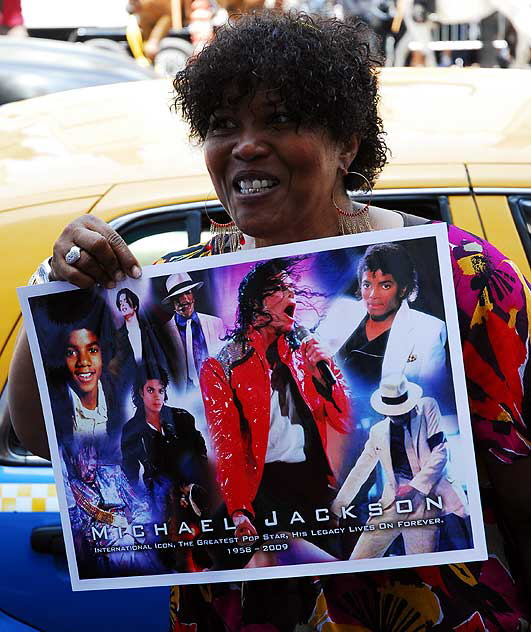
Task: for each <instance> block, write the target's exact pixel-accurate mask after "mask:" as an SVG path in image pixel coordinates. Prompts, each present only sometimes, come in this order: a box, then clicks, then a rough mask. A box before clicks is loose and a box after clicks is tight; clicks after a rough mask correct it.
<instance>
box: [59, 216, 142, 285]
mask: <svg viewBox="0 0 531 632" xmlns="http://www.w3.org/2000/svg"><path fill="white" fill-rule="evenodd" d="M72 246H78V247H79V248H80V249H81V257H80V258H79V259H78V260H77V261H76V262H75V263H72V264H68V263H67V262H66V260H65V255H66V253H67V252H69V250H70V249H71V248H72ZM51 268H52V273H51V275H50V280H51V281H69V282H70V283H73V284H74V285H77V286H78V287H81V288H88V287H92V286H93V285H94V284H96V283H101V284H102V285H104V286H105V287H106V288H108V289H111V288H113V287H115V285H116V282H118V281H123V280H124V279H125V278H126V277H127V276H130V277H132V278H133V279H138V278H139V277H140V276H141V274H142V271H141V269H140V265H139V263H138V261H137V259H136V257H135V256H134V255H133V253H132V252H131V251H130V250H129V248H128V247H127V244H126V243H125V241H124V240H123V239H122V238H121V237H120V235H119V234H118V233H117V232H116V231H115V230H113V229H112V228H111V227H110V226H109V225H108V224H106V223H105V222H104V221H103V220H101V219H99V218H97V217H93V216H92V215H83V216H82V217H78V218H77V219H75V220H74V221H72V222H70V224H68V225H67V226H66V228H65V229H64V230H63V232H62V233H61V235H60V236H59V238H58V240H57V241H56V242H55V245H54V247H53V257H52V260H51Z"/></svg>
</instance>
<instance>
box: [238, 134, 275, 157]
mask: <svg viewBox="0 0 531 632" xmlns="http://www.w3.org/2000/svg"><path fill="white" fill-rule="evenodd" d="M268 151H269V149H268V146H267V143H266V142H265V141H264V139H263V138H262V137H261V135H260V134H259V133H258V131H255V130H247V131H242V133H241V134H240V136H239V137H238V139H237V141H236V144H235V145H234V147H233V150H232V155H233V156H234V157H235V158H238V159H240V160H244V161H250V160H255V159H256V158H261V157H263V156H266V155H267V153H268Z"/></svg>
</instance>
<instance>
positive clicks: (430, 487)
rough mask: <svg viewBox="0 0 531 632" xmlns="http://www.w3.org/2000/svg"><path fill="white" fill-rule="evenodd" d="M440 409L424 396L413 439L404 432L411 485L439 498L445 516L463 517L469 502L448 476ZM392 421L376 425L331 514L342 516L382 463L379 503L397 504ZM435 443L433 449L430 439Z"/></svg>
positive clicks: (417, 410)
mask: <svg viewBox="0 0 531 632" xmlns="http://www.w3.org/2000/svg"><path fill="white" fill-rule="evenodd" d="M440 416H441V414H440V412H439V406H438V404H437V402H436V401H435V400H434V399H432V398H431V397H423V398H422V399H421V400H420V401H419V403H418V404H417V406H416V407H415V408H414V409H413V411H412V415H411V437H409V433H408V432H407V431H405V432H404V436H405V448H406V454H407V457H408V461H409V465H410V467H411V471H412V473H413V479H412V480H411V481H410V482H409V484H410V485H411V486H412V487H414V488H415V489H417V490H418V491H420V492H422V494H424V495H425V496H427V495H428V494H430V495H432V496H435V497H437V496H440V497H441V499H442V502H443V511H442V513H443V514H448V513H455V514H457V515H459V516H461V517H464V516H466V515H467V514H468V510H467V500H466V497H465V494H464V492H463V490H462V488H461V487H460V486H459V485H457V484H454V483H453V481H451V480H450V479H449V478H448V476H447V473H446V464H447V461H448V453H447V443H446V441H438V442H437V441H436V439H437V438H436V435H438V433H440V432H441V429H440V426H439V420H440ZM391 423H392V422H391V420H390V419H389V417H386V418H385V419H384V420H383V421H380V422H378V423H377V424H375V425H374V426H373V427H372V428H371V430H370V433H369V438H368V440H367V443H366V444H365V447H364V449H363V452H362V453H361V455H360V457H359V458H358V460H357V461H356V463H355V465H354V467H353V468H352V469H351V470H350V473H349V475H348V476H347V478H346V479H345V482H344V483H343V485H342V486H341V489H340V490H339V493H338V495H337V496H336V499H335V500H334V502H333V503H332V511H333V512H334V513H335V514H337V515H341V507H348V506H349V505H350V504H351V503H352V501H353V499H354V498H355V496H356V495H357V493H358V492H359V490H360V489H361V486H362V485H363V483H365V481H366V480H367V478H368V477H369V475H370V473H371V472H372V471H373V469H374V468H375V467H376V465H377V463H380V464H381V466H382V468H383V471H384V474H385V479H386V482H385V485H384V489H383V493H382V496H381V498H380V503H381V504H382V507H383V509H386V508H387V507H389V506H390V505H392V504H393V503H394V501H395V494H396V488H397V483H396V479H395V473H394V471H393V461H392V456H391V436H390V424H391ZM430 438H435V439H432V442H433V441H435V445H433V448H432V449H431V448H430V445H429V442H428V440H429V439H430Z"/></svg>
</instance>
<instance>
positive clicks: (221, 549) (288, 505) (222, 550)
mask: <svg viewBox="0 0 531 632" xmlns="http://www.w3.org/2000/svg"><path fill="white" fill-rule="evenodd" d="M334 497H335V490H334V489H333V488H331V487H330V485H329V483H328V477H327V472H326V471H323V468H320V467H319V466H318V465H316V464H315V463H312V462H308V461H304V462H302V463H284V462H282V461H276V462H274V463H266V464H265V466H264V473H263V476H262V481H261V483H260V487H259V488H258V492H257V494H256V497H255V499H254V500H253V508H254V512H255V516H254V518H253V519H252V522H253V524H254V526H255V528H256V530H257V531H258V535H259V539H258V540H256V542H255V543H253V544H254V546H255V547H256V546H259V545H260V544H261V543H262V542H263V541H264V540H263V536H264V534H273V533H279V532H301V531H305V532H306V533H307V534H308V535H307V536H306V537H305V538H304V539H305V540H308V541H309V542H313V543H314V544H315V545H316V546H318V547H319V548H321V549H323V550H324V551H326V552H327V553H330V554H331V555H333V556H335V557H338V556H339V550H340V547H339V540H338V537H337V536H330V537H329V536H318V537H314V536H312V535H311V530H312V529H322V528H323V527H326V526H327V523H326V522H320V521H319V522H318V521H317V520H316V517H315V511H316V509H328V508H329V506H330V503H331V502H332V500H333V499H334ZM295 512H297V513H295ZM299 516H301V517H302V519H303V520H304V522H302V521H301V520H299V519H298V517H299ZM224 519H226V521H227V524H229V525H232V519H231V517H230V516H229V515H228V512H227V508H226V506H225V504H223V505H222V506H221V507H220V508H219V509H218V511H217V512H216V513H215V515H214V517H213V521H214V525H215V527H216V532H217V534H219V533H220V527H221V528H223V527H222V525H224ZM266 520H267V521H268V522H269V523H270V525H271V523H272V522H275V524H274V525H271V526H268V525H267V524H266ZM227 533H228V534H229V535H230V534H233V533H234V532H233V531H229V532H225V534H227ZM237 546H238V545H234V546H233V548H237ZM229 548H230V547H229ZM251 548H252V547H251ZM209 553H210V555H211V557H212V559H213V560H214V568H215V569H228V568H242V567H244V566H245V565H246V564H247V563H248V562H249V560H250V559H251V557H252V556H253V555H254V550H253V551H251V552H250V553H238V554H231V553H229V551H227V545H223V546H215V547H212V548H209Z"/></svg>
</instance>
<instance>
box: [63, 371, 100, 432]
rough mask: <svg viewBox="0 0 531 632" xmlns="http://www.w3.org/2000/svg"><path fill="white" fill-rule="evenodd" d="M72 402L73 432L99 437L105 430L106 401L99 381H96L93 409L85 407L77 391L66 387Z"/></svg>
mask: <svg viewBox="0 0 531 632" xmlns="http://www.w3.org/2000/svg"><path fill="white" fill-rule="evenodd" d="M68 390H69V391H70V397H71V398H72V403H73V404H74V432H75V433H76V432H77V433H79V434H90V435H93V436H94V437H101V436H103V435H104V434H105V433H106V432H107V402H106V401H105V395H104V393H103V387H102V385H101V382H99V381H98V404H97V406H96V408H95V410H90V409H89V408H85V406H83V404H82V403H81V400H80V399H79V396H78V395H77V393H76V392H75V391H74V390H73V389H71V388H70V387H68Z"/></svg>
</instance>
